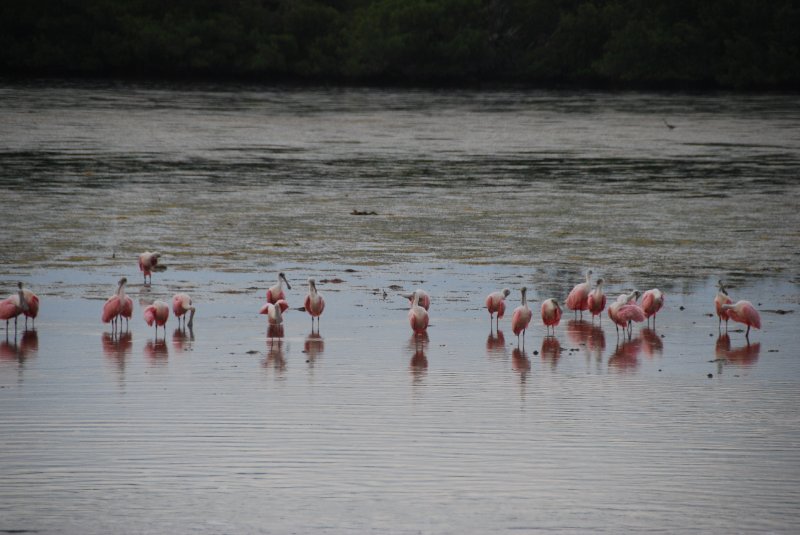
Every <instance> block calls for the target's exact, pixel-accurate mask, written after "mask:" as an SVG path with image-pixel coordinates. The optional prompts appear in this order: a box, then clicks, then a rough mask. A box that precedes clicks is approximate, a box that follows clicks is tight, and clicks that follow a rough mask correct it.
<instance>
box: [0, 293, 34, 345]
mask: <svg viewBox="0 0 800 535" xmlns="http://www.w3.org/2000/svg"><path fill="white" fill-rule="evenodd" d="M27 310H28V304H27V302H26V301H25V294H24V291H23V289H22V283H21V282H19V283H17V293H16V294H14V295H10V296H8V297H6V298H5V299H3V300H2V301H0V320H6V335H7V334H8V322H9V320H11V318H14V332H15V333H16V332H17V316H19V315H20V314H23V313H24V312H26V311H27Z"/></svg>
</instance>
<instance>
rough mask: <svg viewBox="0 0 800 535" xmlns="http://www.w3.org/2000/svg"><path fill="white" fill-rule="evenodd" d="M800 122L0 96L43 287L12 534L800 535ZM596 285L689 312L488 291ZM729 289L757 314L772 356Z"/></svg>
mask: <svg viewBox="0 0 800 535" xmlns="http://www.w3.org/2000/svg"><path fill="white" fill-rule="evenodd" d="M797 104H798V99H797V97H796V96H794V95H735V94H712V95H708V94H703V95H692V94H655V93H584V92H558V91H518V90H503V91H501V90H496V91H467V90H463V91H429V90H404V91H395V90H373V89H328V88H286V87H284V88H263V87H258V86H230V85H227V86H223V85H219V86H218V85H202V86H192V87H189V86H180V85H153V84H122V83H120V84H107V83H88V82H87V83H81V82H60V81H53V80H46V81H41V82H35V83H33V82H31V83H24V84H23V83H8V82H7V83H4V84H2V85H0V140H2V143H1V144H0V162H2V166H0V205H2V207H3V214H4V222H3V226H2V229H0V237H2V243H3V244H4V246H3V248H2V250H0V290H2V294H3V295H8V294H10V293H12V292H13V290H14V288H15V285H16V282H17V281H18V280H22V281H23V282H25V284H26V285H27V286H28V287H29V288H31V289H32V290H34V291H35V292H36V293H37V294H39V296H40V298H41V300H42V309H41V313H40V316H39V318H38V319H37V320H36V327H35V329H33V328H29V329H27V330H26V329H24V328H23V327H22V326H20V329H19V332H18V333H17V334H16V335H14V333H13V325H12V328H11V332H10V333H9V335H8V336H7V337H5V338H3V339H2V340H0V407H2V409H3V410H2V414H0V481H2V484H0V532H37V533H156V532H157V533H163V532H171V533H367V532H372V533H409V534H410V533H414V534H416V533H426V534H428V533H430V534H440V533H497V532H513V533H525V532H536V531H559V532H582V531H590V530H591V531H606V532H615V533H616V532H620V531H623V530H624V531H637V532H638V531H664V532H686V531H700V532H719V533H730V532H779V533H784V532H785V533H790V532H796V531H797V530H798V529H800V508H798V504H800V490H798V489H800V453H798V449H797V444H798V443H799V442H800V416H798V411H797V407H798V404H799V403H800V355H798V349H797V348H798V344H800V336H799V335H798V333H797V317H798V313H800V311H799V310H798V309H800V287H799V286H798V284H799V283H800V271H799V270H798V266H800V262H799V260H800V211H798V199H799V198H800V195H799V194H800V180H798V178H797V173H798V169H800V139H798V138H797V136H795V135H794V132H796V131H798V127H800V107H799V106H797ZM666 123H668V124H669V125H672V126H673V128H669V127H668V126H667V124H666ZM354 212H355V213H356V214H358V213H366V214H372V213H373V212H374V214H373V215H355V214H354ZM145 250H158V251H160V252H162V254H163V255H164V256H163V258H162V259H163V261H164V263H165V264H166V265H167V270H166V271H164V272H159V273H155V274H154V276H153V284H152V285H149V286H145V285H144V284H142V278H141V275H140V273H139V272H138V269H137V267H136V257H137V255H138V254H139V253H140V252H142V251H145ZM588 268H591V269H593V270H594V272H595V274H596V275H598V276H602V277H604V279H605V280H606V288H607V292H608V293H609V294H610V295H613V296H615V295H617V294H619V293H621V292H623V291H627V290H629V289H632V288H639V289H642V290H644V289H647V288H651V287H659V288H661V289H662V290H663V291H665V293H666V294H667V302H666V306H665V309H664V311H663V312H662V313H661V314H659V316H658V319H657V325H656V327H655V328H652V326H651V328H645V327H640V326H637V327H636V328H635V329H634V332H633V336H632V337H631V339H630V340H626V339H624V338H622V337H619V338H618V337H617V334H616V333H615V330H614V327H613V325H612V324H611V322H610V321H608V318H607V317H604V319H603V320H602V323H599V322H597V321H596V320H595V322H594V323H592V322H590V321H589V320H588V317H584V320H581V319H580V318H574V317H573V316H572V315H571V314H566V315H565V317H564V319H563V320H562V323H561V325H560V326H559V327H558V328H557V329H556V335H555V336H554V337H545V336H544V327H543V326H542V324H541V320H540V319H539V318H538V313H535V314H534V322H533V325H532V328H531V329H530V330H529V331H528V333H527V335H526V337H525V339H524V348H523V347H522V344H521V343H520V345H518V342H517V337H516V336H515V335H513V334H512V333H511V329H510V323H509V322H510V319H509V317H510V314H509V315H507V317H506V318H505V319H503V320H501V322H500V329H499V330H500V332H493V331H491V329H490V325H489V318H488V314H487V312H486V310H485V309H484V308H483V299H484V297H485V296H486V294H488V293H489V292H491V291H495V290H497V289H500V288H503V287H508V288H511V289H512V294H511V296H510V298H509V305H510V307H511V308H513V307H515V306H517V304H518V302H519V288H520V287H521V286H523V285H526V286H527V287H528V288H529V297H532V299H533V301H534V302H533V303H532V307H533V309H534V311H535V312H537V311H538V306H539V305H540V303H541V301H542V300H544V299H546V298H548V297H556V298H560V299H563V298H564V297H566V294H567V292H568V291H569V289H570V288H571V287H572V286H573V285H574V284H576V283H578V282H580V281H581V280H582V278H583V273H584V271H585V270H586V269H588ZM278 271H283V272H285V273H286V274H287V277H288V279H289V281H290V283H291V284H292V290H290V291H288V292H287V293H288V300H289V302H290V305H291V306H292V309H291V310H290V311H289V312H288V313H287V315H286V327H285V332H284V336H283V337H282V338H270V337H269V336H268V332H267V325H266V321H265V319H264V317H263V316H259V315H258V314H257V312H258V309H259V308H260V306H261V305H262V304H263V301H264V293H265V291H266V288H267V287H269V286H270V285H272V284H274V283H275V279H276V276H277V273H278ZM121 276H127V277H128V279H129V281H130V287H129V293H130V295H131V296H132V297H133V298H134V301H135V308H134V318H133V320H132V321H131V324H130V329H129V331H128V332H126V333H123V334H122V335H112V334H111V331H110V329H109V327H108V326H107V325H104V324H102V323H100V320H99V316H100V309H101V307H102V303H103V300H104V299H105V298H106V297H108V296H109V295H110V294H111V293H112V292H113V291H114V288H115V282H116V280H118V279H119V277H121ZM309 277H314V278H316V280H317V281H318V286H319V288H320V291H321V292H322V293H323V294H324V295H325V298H326V301H327V306H326V310H325V313H324V315H323V317H322V319H321V322H320V330H319V333H314V332H312V330H311V322H310V319H309V317H308V316H307V315H306V314H305V313H304V312H301V311H299V310H296V309H297V307H300V306H301V305H302V300H303V298H304V296H305V293H306V284H305V281H306V279H307V278H309ZM720 278H721V279H724V280H726V281H728V282H729V283H730V285H731V288H730V293H731V294H732V297H733V298H734V299H735V300H737V299H748V300H750V301H752V302H753V303H754V304H756V306H757V308H759V310H760V311H761V315H762V321H763V328H762V330H760V331H754V332H752V333H751V334H750V340H749V343H748V340H747V339H746V338H745V336H744V332H743V331H742V330H741V329H740V328H739V327H738V326H735V325H731V326H730V328H729V331H728V333H727V334H725V332H724V328H723V330H722V332H720V331H719V330H718V324H717V319H716V317H714V316H713V315H712V313H713V306H712V300H713V297H714V294H715V284H716V281H717V280H718V279H720ZM418 287H421V288H425V289H426V290H427V291H428V292H429V293H430V294H431V296H432V301H433V303H432V306H431V311H430V314H431V326H430V328H429V330H428V336H427V337H424V338H422V339H417V338H415V337H413V336H412V333H411V330H410V329H409V327H408V324H407V320H406V310H407V301H406V300H404V299H403V298H402V297H401V296H400V294H401V293H403V292H410V291H411V290H413V289H414V288H418ZM177 291H186V292H188V293H190V294H191V295H192V296H193V298H194V300H195V302H196V303H197V307H198V313H197V316H196V317H195V321H194V328H193V329H192V330H180V329H178V328H177V324H176V323H175V320H174V318H173V319H171V320H170V322H169V323H168V324H167V331H166V335H164V334H162V332H161V331H159V334H158V336H156V335H155V334H154V332H153V330H152V329H150V328H148V327H147V326H146V325H145V324H144V322H143V320H142V318H141V311H142V308H143V305H146V304H147V303H149V302H150V301H152V300H153V299H164V300H168V299H169V298H171V296H172V294H173V293H175V292H177ZM521 342H522V341H521Z"/></svg>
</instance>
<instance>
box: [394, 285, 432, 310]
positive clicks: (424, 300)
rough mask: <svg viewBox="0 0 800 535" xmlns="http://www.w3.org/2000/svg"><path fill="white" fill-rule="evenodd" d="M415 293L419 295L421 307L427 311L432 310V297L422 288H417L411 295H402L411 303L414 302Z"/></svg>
mask: <svg viewBox="0 0 800 535" xmlns="http://www.w3.org/2000/svg"><path fill="white" fill-rule="evenodd" d="M414 293H419V306H421V307H422V308H424V309H425V310H430V308H431V296H430V295H428V292H426V291H425V290H423V289H421V288H417V289H416V290H415V291H414V292H412V293H410V294H400V295H402V296H403V297H405V298H406V299H408V300H409V304H410V302H412V301H414Z"/></svg>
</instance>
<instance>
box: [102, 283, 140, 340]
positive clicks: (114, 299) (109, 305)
mask: <svg viewBox="0 0 800 535" xmlns="http://www.w3.org/2000/svg"><path fill="white" fill-rule="evenodd" d="M127 283H128V279H126V278H125V277H122V278H121V279H120V280H119V283H117V291H116V292H115V293H114V295H112V296H111V297H109V298H108V299H106V302H105V303H104V304H103V314H102V315H101V317H100V319H101V320H102V321H103V323H111V330H112V331H115V330H116V329H117V322H119V330H120V331H122V318H125V321H126V326H127V322H128V321H129V320H130V318H131V316H133V299H131V298H130V297H128V296H127V295H125V284H127Z"/></svg>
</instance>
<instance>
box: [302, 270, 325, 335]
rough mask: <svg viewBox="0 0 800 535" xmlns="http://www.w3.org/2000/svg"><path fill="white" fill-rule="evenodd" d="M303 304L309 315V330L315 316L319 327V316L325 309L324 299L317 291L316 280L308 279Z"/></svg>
mask: <svg viewBox="0 0 800 535" xmlns="http://www.w3.org/2000/svg"><path fill="white" fill-rule="evenodd" d="M303 306H304V307H305V309H306V312H308V313H309V315H310V316H311V330H312V331H313V330H314V318H317V329H319V317H320V316H321V315H322V311H323V310H325V299H323V297H322V294H321V293H319V292H318V291H317V281H315V280H314V279H308V295H306V301H305V303H304V304H303Z"/></svg>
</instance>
